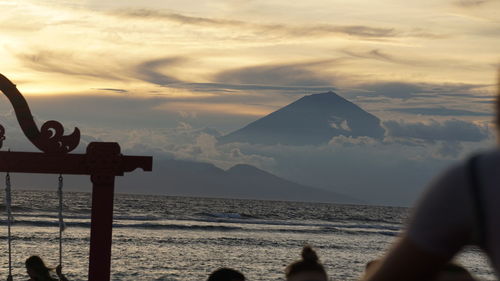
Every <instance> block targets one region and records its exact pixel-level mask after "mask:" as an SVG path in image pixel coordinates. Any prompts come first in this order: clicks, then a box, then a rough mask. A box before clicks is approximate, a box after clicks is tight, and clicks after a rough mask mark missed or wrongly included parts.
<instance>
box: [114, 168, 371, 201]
mask: <svg viewBox="0 0 500 281" xmlns="http://www.w3.org/2000/svg"><path fill="white" fill-rule="evenodd" d="M151 183H157V184H155V185H151ZM158 183H160V184H158ZM117 186H119V187H118V188H117V192H131V193H147V194H165V195H175V196H200V197H222V198H239V199H264V200H285V201H306V202H328V203H354V204H356V203H357V204H359V203H364V202H361V201H360V200H357V199H354V198H351V197H349V196H345V195H342V194H339V193H335V192H331V191H327V190H323V189H319V188H314V187H309V186H304V185H300V184H298V183H294V182H291V181H288V180H285V179H282V178H280V177H277V176H275V175H273V174H270V173H268V172H266V171H263V170H260V169H258V168H256V167H253V166H250V165H242V164H241V165H236V166H234V167H232V168H230V169H229V170H223V169H220V168H218V167H216V166H214V165H212V164H208V163H199V162H191V161H183V160H174V159H165V160H161V161H158V162H156V163H155V164H154V169H153V172H152V173H151V174H150V173H144V172H138V173H132V174H127V176H126V177H124V178H120V177H118V178H117Z"/></svg>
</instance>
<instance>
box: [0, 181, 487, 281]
mask: <svg viewBox="0 0 500 281" xmlns="http://www.w3.org/2000/svg"><path fill="white" fill-rule="evenodd" d="M2 196H3V194H2ZM12 205H13V208H12V210H13V215H14V224H13V226H12V263H13V275H14V280H26V279H28V278H27V275H26V270H25V268H24V261H25V260H26V258H28V257H29V256H30V255H39V256H40V257H42V258H43V259H44V260H45V261H46V263H47V264H48V265H50V266H56V265H57V262H58V257H59V256H58V254H59V248H58V247H59V243H58V233H59V228H58V217H57V212H58V198H57V194H56V192H53V191H23V190H15V191H13V194H12ZM3 207H4V206H3V205H2V211H4V208H3ZM90 208H91V196H90V194H89V193H79V192H66V193H65V194H64V216H65V219H64V220H65V224H66V230H65V231H64V233H63V234H64V238H63V271H64V272H65V273H66V275H67V277H68V278H69V279H70V280H87V274H88V253H89V237H90ZM409 212H410V210H409V209H408V208H402V207H383V206H363V205H339V204H323V203H303V202H284V201H262V200H239V199H216V198H194V197H170V196H158V195H137V194H116V197H115V205H114V227H113V248H112V269H111V270H112V277H111V279H112V280H127V281H128V280H130V281H131V280H164V281H177V280H178V281H184V280H186V281H191V280H192V281H195V280H196V281H200V280H206V279H207V276H208V275H209V273H210V272H211V271H213V270H215V269H217V268H220V267H231V268H234V269H237V270H239V271H241V272H243V273H244V274H245V275H246V277H247V279H248V280H284V269H285V267H286V266H287V265H288V264H289V263H291V262H293V261H296V260H298V259H299V258H300V251H301V248H302V247H303V246H304V245H306V244H310V245H312V246H313V247H314V248H315V249H316V250H317V253H318V255H319V257H320V260H321V261H322V262H323V264H324V266H325V268H326V269H327V271H328V274H329V276H330V279H331V280H357V279H358V278H359V277H360V275H361V274H362V272H363V270H364V267H365V264H366V263H367V262H368V261H370V260H372V259H376V258H378V257H380V256H381V255H382V254H383V253H384V252H385V251H386V250H387V248H388V247H389V246H390V244H391V243H393V242H394V240H395V238H396V236H397V235H398V233H400V232H401V231H402V229H403V228H404V222H405V220H406V218H407V216H408V214H409ZM2 214H4V215H3V219H2V227H1V232H0V233H1V234H0V244H1V245H0V253H1V255H0V266H1V269H0V279H3V278H6V277H7V269H8V250H7V249H8V248H7V226H6V215H5V212H3V213H2ZM457 260H458V262H460V263H461V264H463V265H464V266H465V267H466V268H467V269H469V270H470V271H471V272H472V273H473V274H474V275H475V276H476V277H478V278H479V279H481V280H495V276H494V273H493V271H492V269H491V267H490V266H489V265H488V262H487V260H486V258H485V256H484V255H483V254H482V253H481V252H480V251H479V250H477V249H475V248H467V249H466V250H465V251H464V252H463V253H462V254H460V255H459V256H458V258H457Z"/></svg>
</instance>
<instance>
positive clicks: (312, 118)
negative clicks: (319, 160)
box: [219, 92, 385, 145]
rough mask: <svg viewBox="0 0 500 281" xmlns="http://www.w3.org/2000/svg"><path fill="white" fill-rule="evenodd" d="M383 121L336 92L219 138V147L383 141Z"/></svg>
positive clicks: (309, 98) (304, 99) (306, 100)
mask: <svg viewBox="0 0 500 281" xmlns="http://www.w3.org/2000/svg"><path fill="white" fill-rule="evenodd" d="M384 133H385V130H384V128H382V126H381V125H380V119H378V118H377V117H376V116H374V115H372V114H370V113H368V112H366V111H364V110H363V109H361V108H360V107H359V106H357V105H355V104H354V103H352V102H350V101H348V100H346V99H344V98H343V97H341V96H339V95H337V94H335V93H334V92H328V93H322V94H313V95H308V96H304V97H302V98H300V99H299V100H297V101H295V102H293V103H291V104H289V105H287V106H285V107H283V108H281V109H279V110H277V111H275V112H273V113H271V114H269V115H267V116H265V117H263V118H261V119H259V120H257V121H254V122H252V123H250V124H248V125H247V126H245V127H243V128H242V129H239V130H237V131H235V132H232V133H230V134H228V135H225V136H222V137H220V138H219V143H229V142H245V143H252V144H290V145H317V144H324V143H328V141H329V140H331V139H332V138H333V137H335V136H340V135H344V136H352V137H359V136H368V137H372V138H376V139H381V138H383V137H384Z"/></svg>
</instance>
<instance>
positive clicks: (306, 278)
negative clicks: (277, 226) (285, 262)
mask: <svg viewBox="0 0 500 281" xmlns="http://www.w3.org/2000/svg"><path fill="white" fill-rule="evenodd" d="M285 276H286V280H287V281H327V280H328V275H327V274H326V271H325V268H324V267H323V265H322V264H321V263H320V262H319V258H318V255H317V254H316V252H315V251H314V250H313V249H312V248H311V246H305V247H304V248H303V249H302V259H301V260H299V261H296V262H294V263H292V264H290V265H289V266H287V267H286V269H285Z"/></svg>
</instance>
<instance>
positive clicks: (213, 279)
mask: <svg viewBox="0 0 500 281" xmlns="http://www.w3.org/2000/svg"><path fill="white" fill-rule="evenodd" d="M207 281H245V275H243V273H241V272H239V271H237V270H234V269H231V268H226V267H222V268H219V269H217V270H216V271H214V272H212V273H211V274H210V276H208V279H207Z"/></svg>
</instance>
